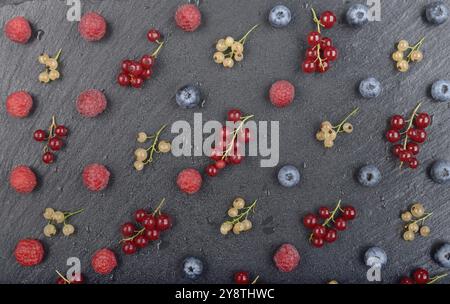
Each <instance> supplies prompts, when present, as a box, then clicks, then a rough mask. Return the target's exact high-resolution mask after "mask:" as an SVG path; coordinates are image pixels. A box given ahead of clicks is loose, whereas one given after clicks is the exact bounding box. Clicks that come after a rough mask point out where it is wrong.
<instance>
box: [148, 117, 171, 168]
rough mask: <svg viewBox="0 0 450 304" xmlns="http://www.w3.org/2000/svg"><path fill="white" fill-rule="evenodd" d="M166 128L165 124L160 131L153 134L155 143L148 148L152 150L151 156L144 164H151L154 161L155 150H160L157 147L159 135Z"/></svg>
mask: <svg viewBox="0 0 450 304" xmlns="http://www.w3.org/2000/svg"><path fill="white" fill-rule="evenodd" d="M165 128H166V125H163V126H162V127H161V128H160V129H159V130H158V132H156V134H155V135H153V143H152V145H151V146H150V148H148V149H147V151H150V154H149V157H148V159H147V161H146V162H144V164H149V163H151V162H153V154H154V153H155V152H158V150H157V149H156V146H157V145H158V141H159V136H160V135H161V132H162V131H164V129H165Z"/></svg>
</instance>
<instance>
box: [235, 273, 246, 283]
mask: <svg viewBox="0 0 450 304" xmlns="http://www.w3.org/2000/svg"><path fill="white" fill-rule="evenodd" d="M234 282H235V283H236V284H250V275H249V273H248V272H246V271H239V272H236V273H235V274H234Z"/></svg>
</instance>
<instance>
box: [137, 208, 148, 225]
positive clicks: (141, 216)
mask: <svg viewBox="0 0 450 304" xmlns="http://www.w3.org/2000/svg"><path fill="white" fill-rule="evenodd" d="M146 216H147V213H146V212H145V210H144V209H139V210H137V211H136V212H135V213H134V219H135V220H136V222H138V223H142V222H143V221H144V219H145V217H146Z"/></svg>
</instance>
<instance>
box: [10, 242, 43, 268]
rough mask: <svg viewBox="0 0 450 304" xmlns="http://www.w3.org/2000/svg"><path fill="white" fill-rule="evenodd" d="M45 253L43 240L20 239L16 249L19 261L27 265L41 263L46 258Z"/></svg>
mask: <svg viewBox="0 0 450 304" xmlns="http://www.w3.org/2000/svg"><path fill="white" fill-rule="evenodd" d="M44 255H45V251H44V246H42V244H41V242H40V241H38V240H32V239H25V240H20V241H19V242H18V243H17V245H16V249H15V250H14V256H15V257H16V261H17V263H19V264H20V265H22V266H25V267H30V266H36V265H38V264H40V263H41V262H42V260H43V259H44Z"/></svg>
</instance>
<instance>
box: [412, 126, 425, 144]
mask: <svg viewBox="0 0 450 304" xmlns="http://www.w3.org/2000/svg"><path fill="white" fill-rule="evenodd" d="M412 140H414V141H415V142H417V143H419V144H423V143H424V142H425V141H426V140H427V132H426V131H425V130H423V129H417V130H416V135H415V136H414V137H413V138H412Z"/></svg>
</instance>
